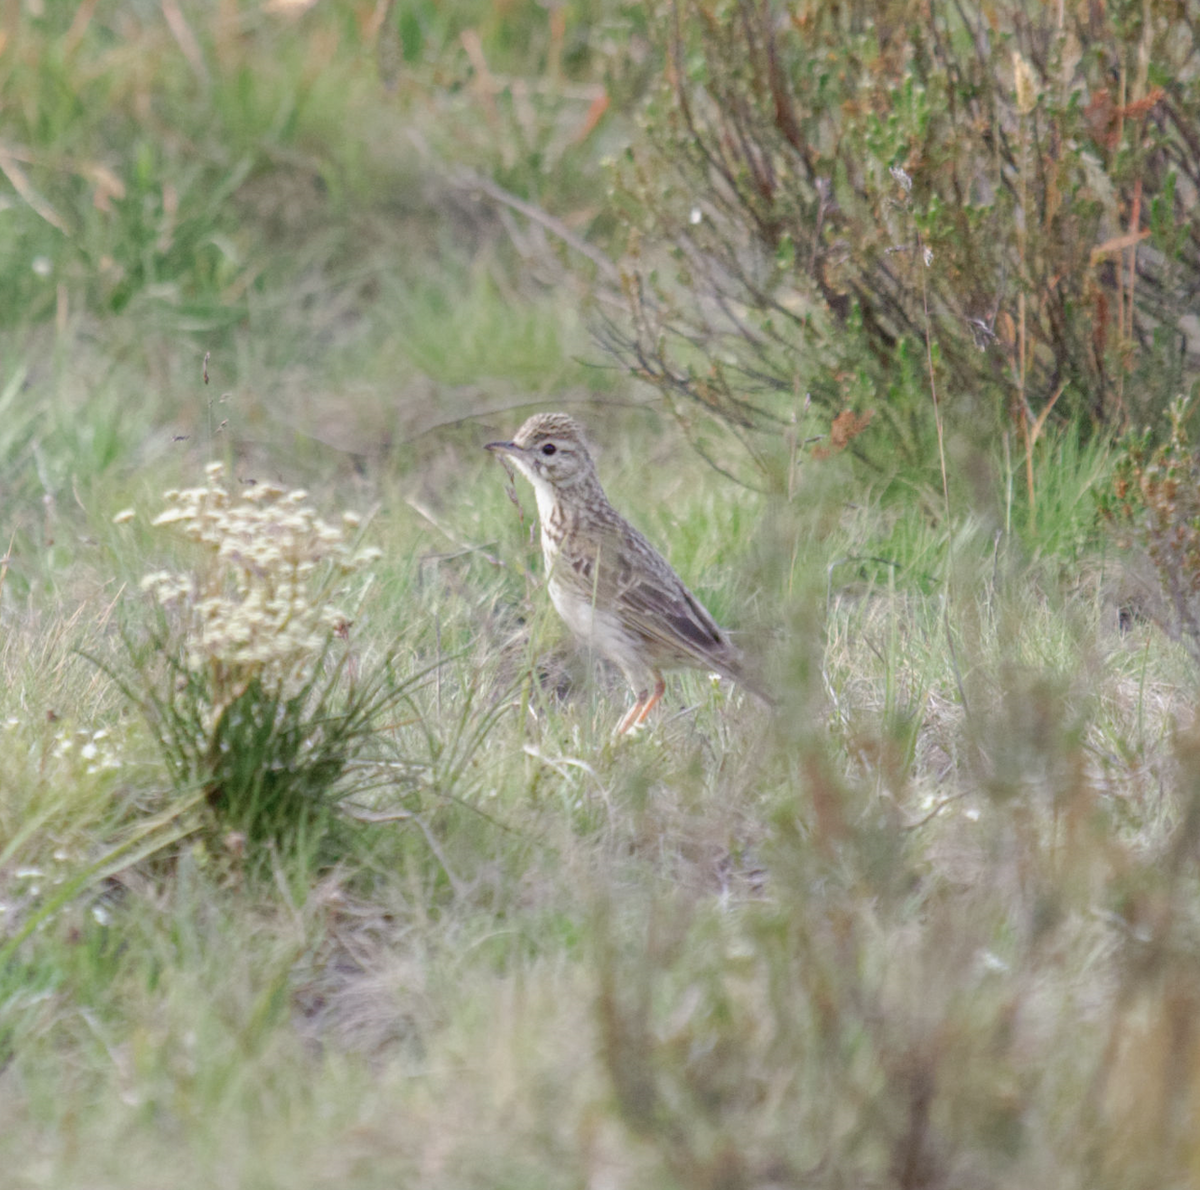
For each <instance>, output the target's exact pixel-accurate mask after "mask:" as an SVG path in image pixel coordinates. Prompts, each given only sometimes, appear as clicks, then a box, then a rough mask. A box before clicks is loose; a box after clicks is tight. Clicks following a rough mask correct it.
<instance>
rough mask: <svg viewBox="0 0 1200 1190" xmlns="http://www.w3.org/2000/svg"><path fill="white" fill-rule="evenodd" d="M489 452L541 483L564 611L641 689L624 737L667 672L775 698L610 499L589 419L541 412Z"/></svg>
mask: <svg viewBox="0 0 1200 1190" xmlns="http://www.w3.org/2000/svg"><path fill="white" fill-rule="evenodd" d="M485 449H486V450H488V451H490V452H491V453H492V454H493V455H499V456H501V457H502V458H503V459H506V460H511V462H512V463H513V465H514V466H515V467H516V468H517V470H518V471H520V472H521V474H522V475H524V476H525V478H526V479H528V480H529V482H530V483H531V484H532V485H533V491H534V495H535V496H536V498H537V508H538V520H539V522H540V524H541V539H542V555H543V557H544V559H545V564H546V575H547V583H546V585H547V587H548V588H549V591H550V601H551V603H553V605H554V608H555V610H556V611H557V612H558V614H559V616H560V617H561V618H562V619H563V621H564V622H565V623H566V625H567V627H568V628H569V629H570V630H571V632H572V633H573V634H574V635H575V636H576V637H577V638H578V639H579V640H580V641H581V642H582V643H583V644H584V645H586V646H587V647H589V648H590V649H591V650H592V651H594V652H595V653H597V654H599V655H600V656H601V657H604V658H606V659H607V660H609V661H611V662H613V663H614V664H615V665H616V666H617V668H618V669H619V670H620V671H621V672H622V674H624V676H625V680H626V681H627V682H628V683H629V685H630V687H631V688H632V690H633V694H634V703H633V706H631V707H630V708H629V710H628V711H627V712H626V713H625V715H624V716H623V717H622V719H621V721H620V723H618V725H617V728H616V734H617V735H623V734H624V733H625V732H628V731H630V730H632V729H633V728H636V727H640V726H641V725H642V724H643V723H645V721H646V717H647V716H648V715H649V714H650V712H651V711H652V710H653V709H654V707H655V706H656V705H657V703H658V702H659V700H660V699H661V698H662V696H663V693H664V691H665V690H666V682H665V681H664V679H663V671H664V670H671V669H680V668H686V667H691V668H697V669H707V670H715V671H716V672H717V673H720V674H722V675H724V676H725V677H727V678H730V679H732V680H733V681H735V682H738V683H740V684H741V685H743V686H745V687H746V688H747V689H749V690H750V691H751V692H752V693H753V694H755V695H756V696H757V697H759V698H761V699H763V700H764V701H765V702H771V701H772V699H771V696H770V694H769V693H768V692H767V690H766V688H765V686H764V685H763V683H762V682H761V681H760V680H759V678H758V677H757V675H756V674H755V673H754V672H752V670H751V669H750V667H749V666H748V664H747V662H746V660H745V658H744V657H743V655H742V652H741V650H740V649H739V648H738V647H737V646H736V645H735V644H734V643H733V642H732V641H731V640H730V639H729V636H728V634H727V633H726V632H725V631H724V629H722V628H721V627H720V626H719V625H718V624H717V622H716V621H715V620H714V619H713V617H712V616H711V615H710V614H709V612H708V609H707V608H705V606H704V605H703V604H702V603H701V602H700V600H698V599H697V598H696V597H695V595H693V594H692V593H691V591H689V590H688V589H687V587H685V586H684V584H683V581H682V580H681V579H680V577H679V576H678V575H677V574H676V573H675V571H674V570H673V569H672V568H671V564H670V563H669V562H668V561H667V560H666V558H664V557H663V556H662V554H660V553H659V552H658V550H656V549H655V548H654V546H652V545H651V544H650V542H649V541H647V540H646V538H645V537H644V536H643V535H642V534H641V533H639V532H638V531H637V529H635V528H634V527H633V526H632V525H631V524H630V523H629V522H628V521H627V520H625V518H624V517H623V516H621V514H620V513H619V512H617V510H616V509H615V508H613V506H612V504H611V503H609V500H608V497H607V496H606V495H605V494H604V489H603V487H601V485H600V478H599V475H598V474H597V472H596V464H595V462H594V461H593V460H592V456H591V453H590V452H589V450H588V446H587V438H586V435H585V433H584V430H583V427H582V426H581V425H580V424H579V422H577V421H576V420H575V419H574V418H573V417H571V416H570V415H568V414H566V413H538V414H534V416H533V417H531V418H529V420H528V421H526V422H525V423H524V425H522V426H521V428H520V429H519V430H518V431H517V433H516V435H515V436H514V437H513V439H512V441H511V442H489V443H487V445H486V447H485Z"/></svg>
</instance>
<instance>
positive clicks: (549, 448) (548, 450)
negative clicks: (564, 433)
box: [542, 442, 558, 455]
mask: <svg viewBox="0 0 1200 1190" xmlns="http://www.w3.org/2000/svg"><path fill="white" fill-rule="evenodd" d="M557 449H558V447H557V446H555V445H554V443H553V442H547V443H546V445H545V446H543V447H542V454H544V455H552V454H553V453H554V452H555V451H556V450H557Z"/></svg>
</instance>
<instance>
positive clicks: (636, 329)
mask: <svg viewBox="0 0 1200 1190" xmlns="http://www.w3.org/2000/svg"><path fill="white" fill-rule="evenodd" d="M651 29H652V37H653V38H654V40H655V42H656V44H657V45H659V46H660V47H661V48H662V51H663V53H664V54H665V56H666V58H667V61H668V67H667V70H666V72H665V77H664V80H663V83H662V86H661V87H660V88H659V89H658V91H657V93H656V94H655V96H654V98H653V100H652V102H651V103H650V105H649V106H648V108H647V111H646V116H645V135H644V136H643V137H641V138H640V139H639V140H637V141H635V143H634V145H633V146H632V147H631V149H630V150H629V152H628V154H627V155H626V157H625V158H624V159H623V160H622V161H621V162H620V163H619V165H618V179H619V184H618V193H617V201H618V202H619V203H620V205H621V207H622V209H623V211H624V213H625V217H626V218H627V220H628V222H629V224H630V227H631V232H630V235H629V239H628V245H627V247H628V251H627V258H626V267H625V271H624V274H623V287H624V292H625V297H626V300H627V305H628V309H629V312H630V315H631V325H629V326H626V325H624V324H622V323H620V322H619V321H617V320H613V321H612V322H611V323H610V324H609V328H608V338H609V343H610V346H611V347H612V348H613V350H614V351H616V353H617V354H618V355H619V357H620V358H622V359H623V360H624V361H626V362H627V363H628V364H629V365H630V367H631V369H632V370H633V372H634V374H636V375H638V376H639V377H641V378H642V379H644V380H647V381H649V382H650V383H652V384H654V385H656V386H657V387H658V388H659V389H660V390H661V391H662V392H663V393H664V394H666V395H668V396H669V397H670V398H671V399H672V400H673V401H674V403H675V408H676V409H677V411H678V414H679V416H680V418H681V419H682V420H683V421H684V423H685V424H686V425H689V426H693V427H695V431H694V432H699V430H700V428H702V427H703V425H704V423H705V422H706V421H709V420H711V419H714V418H715V419H717V420H718V421H719V422H721V423H723V424H724V426H725V427H726V434H725V443H724V452H723V454H724V456H725V457H726V458H732V459H734V460H736V461H737V463H739V464H740V465H741V466H742V467H744V468H746V473H747V474H749V475H754V473H755V472H757V473H758V477H759V479H758V481H759V482H761V481H762V479H763V478H764V477H765V478H766V480H767V481H768V482H769V483H771V484H773V485H776V486H786V485H780V479H779V471H780V466H781V458H782V455H781V451H780V449H779V442H780V439H781V438H785V437H786V435H787V434H788V432H789V428H790V427H791V426H792V425H793V424H794V423H795V421H796V420H797V419H798V418H800V417H801V416H802V414H803V409H804V403H805V401H806V400H811V401H812V403H813V404H814V405H815V406H816V407H817V409H818V410H819V411H820V413H821V415H822V416H823V417H824V418H825V419H826V421H828V420H829V419H831V418H832V417H833V416H835V415H836V414H837V413H838V412H839V411H841V410H844V409H846V408H851V409H854V410H855V411H857V412H858V413H860V414H861V413H870V414H873V415H874V423H873V426H872V429H871V430H870V431H869V432H868V433H867V434H865V435H864V436H863V437H862V439H861V441H860V442H859V443H857V444H856V448H857V449H858V450H859V451H860V452H866V453H869V454H870V455H871V456H872V457H873V458H875V459H876V460H881V459H883V458H886V457H895V455H896V454H897V452H899V453H900V454H901V455H902V456H905V457H907V458H909V459H910V460H913V461H916V462H918V463H919V464H921V465H928V461H929V459H930V458H931V455H932V452H931V451H930V450H929V448H928V441H929V436H930V429H929V424H930V421H931V413H932V411H933V407H934V405H935V404H937V405H938V406H939V408H940V412H941V414H942V416H943V417H944V419H945V421H946V424H947V425H948V426H950V427H952V428H954V429H956V430H959V431H962V432H966V433H970V434H971V435H972V436H973V438H974V440H975V441H983V440H984V439H985V437H987V436H989V435H995V434H996V433H997V431H998V430H1000V429H1001V428H1003V427H1005V426H1007V427H1008V428H1009V429H1011V430H1012V431H1013V432H1014V433H1015V434H1016V436H1017V438H1018V442H1019V445H1020V447H1021V449H1022V450H1023V451H1025V450H1027V449H1029V448H1030V447H1031V444H1032V443H1033V442H1036V437H1037V433H1036V430H1037V429H1040V426H1041V424H1042V421H1041V419H1042V417H1043V414H1045V413H1048V412H1049V411H1050V410H1051V409H1052V408H1053V409H1055V415H1056V416H1058V417H1063V416H1065V417H1066V418H1068V419H1072V420H1073V419H1079V420H1080V422H1081V424H1082V425H1083V426H1084V428H1085V429H1087V430H1089V431H1090V430H1091V429H1104V428H1107V427H1118V428H1119V427H1120V426H1121V424H1122V422H1123V421H1124V419H1126V418H1127V417H1129V416H1131V415H1136V416H1144V415H1146V414H1148V413H1152V412H1153V411H1154V410H1156V409H1158V408H1161V407H1162V405H1163V404H1165V402H1166V399H1167V398H1168V396H1169V394H1170V392H1171V391H1172V388H1173V387H1177V386H1178V383H1179V372H1180V368H1181V366H1182V367H1183V368H1185V369H1186V370H1187V372H1188V373H1189V374H1194V372H1195V359H1196V345H1195V332H1194V328H1190V327H1189V326H1187V325H1185V323H1183V322H1181V321H1180V316H1179V315H1180V311H1181V310H1184V309H1187V308H1188V306H1189V297H1188V295H1189V294H1190V293H1191V292H1192V291H1193V289H1194V287H1195V285H1196V282H1197V271H1196V268H1197V266H1196V261H1197V260H1198V259H1200V254H1198V253H1197V245H1198V244H1200V201H1198V197H1197V191H1196V188H1195V184H1194V181H1189V180H1188V179H1189V178H1191V179H1194V178H1195V176H1196V170H1197V155H1196V147H1197V145H1200V136H1198V135H1197V127H1196V123H1195V113H1196V112H1197V111H1198V110H1200V93H1198V92H1197V81H1196V79H1195V77H1194V73H1193V72H1190V71H1189V70H1187V69H1186V68H1185V67H1184V65H1183V61H1184V58H1185V57H1186V55H1187V54H1189V53H1190V52H1191V49H1190V47H1191V46H1192V45H1193V44H1194V42H1195V40H1196V38H1197V35H1198V33H1200V27H1198V26H1197V23H1196V17H1195V13H1194V12H1192V11H1191V10H1190V9H1189V10H1184V9H1180V8H1178V7H1177V6H1175V5H1171V4H1152V5H1149V6H1145V7H1139V6H1133V5H1112V6H1108V7H1106V8H1105V9H1104V10H1103V11H1102V12H1099V11H1094V10H1092V9H1087V10H1084V9H1077V8H1072V7H1071V6H1066V7H1061V6H1060V7H1059V8H1058V9H1055V7H1054V6H1053V5H1051V6H1044V7H1041V8H1039V9H1038V10H1037V12H1036V13H1034V14H1032V15H1031V14H1030V13H1029V12H1028V11H1027V9H1026V7H1025V6H1023V5H1021V4H1015V3H1001V4H998V5H992V6H989V7H988V8H987V10H986V11H984V10H979V9H977V8H972V7H970V6H968V7H966V8H964V7H963V6H961V5H954V4H951V3H935V4H933V5H932V6H930V7H926V8H920V9H918V8H914V7H913V6H912V5H910V4H906V3H903V2H897V3H894V4H886V5H884V6H883V7H880V6H879V5H877V4H873V3H872V4H867V3H851V4H849V5H846V4H838V5H834V4H825V3H820V2H814V3H809V4H803V5H801V6H800V7H798V8H796V7H794V6H793V7H791V8H788V7H786V6H780V5H777V4H774V3H766V4H761V5H749V4H735V3H721V4H716V5H708V4H701V3H683V4H679V5H662V6H659V8H658V9H657V10H656V15H655V17H654V19H653V21H652V24H651ZM914 421H916V422H919V423H924V425H925V427H926V428H925V429H924V430H923V431H918V432H917V433H916V434H915V435H914V433H913V423H914Z"/></svg>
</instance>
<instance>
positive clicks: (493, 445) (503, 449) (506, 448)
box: [483, 442, 521, 455]
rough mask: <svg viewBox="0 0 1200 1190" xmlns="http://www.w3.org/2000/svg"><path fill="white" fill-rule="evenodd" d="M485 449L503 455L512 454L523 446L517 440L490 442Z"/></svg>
mask: <svg viewBox="0 0 1200 1190" xmlns="http://www.w3.org/2000/svg"><path fill="white" fill-rule="evenodd" d="M483 449H484V450H490V451H492V452H493V453H499V454H502V455H512V454H516V453H517V451H519V450H520V449H521V448H520V447H519V446H518V445H517V444H516V443H515V442H489V443H488V444H487V445H486V446H485V447H484V448H483Z"/></svg>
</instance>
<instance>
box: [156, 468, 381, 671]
mask: <svg viewBox="0 0 1200 1190" xmlns="http://www.w3.org/2000/svg"><path fill="white" fill-rule="evenodd" d="M206 472H207V477H208V482H207V483H206V484H205V486H204V487H201V488H188V489H186V490H184V491H170V492H167V493H165V497H164V498H165V499H166V501H167V504H168V507H167V509H166V511H165V512H163V513H161V514H160V515H159V516H158V517H156V518H155V519H154V520H153V521H152V522H151V523H152V524H153V525H156V526H157V525H174V526H176V527H177V528H178V529H179V530H180V531H181V532H182V533H183V534H184V536H186V537H188V538H190V539H191V540H192V541H195V542H197V543H198V544H200V545H201V546H203V547H204V548H205V552H206V555H207V562H206V564H205V565H203V566H202V567H200V568H198V569H197V571H196V572H195V573H191V574H176V573H173V572H170V571H156V572H155V573H153V574H148V575H146V577H145V578H143V579H142V583H141V585H142V589H143V590H145V591H149V592H150V593H151V594H152V595H153V596H154V598H155V599H156V600H157V601H158V602H159V603H160V604H162V605H163V606H164V607H178V608H179V609H180V610H181V611H182V612H183V614H184V616H185V618H186V621H187V622H186V632H187V636H188V651H187V659H188V666H189V668H191V669H192V670H195V671H199V670H202V669H207V670H209V671H210V673H211V675H212V677H213V679H214V681H215V682H216V685H217V687H218V689H219V688H220V687H223V686H224V687H233V688H239V687H241V688H244V686H245V683H246V682H248V681H250V680H251V679H253V678H256V677H257V678H260V679H261V680H262V681H264V682H266V683H268V684H269V685H271V686H272V687H273V688H276V689H278V688H281V687H282V685H283V684H284V683H286V682H287V681H289V680H290V679H293V678H296V677H299V676H302V675H304V674H305V673H306V672H307V670H308V667H309V665H310V664H311V663H312V662H313V661H315V659H316V658H317V657H319V656H320V654H321V652H322V650H323V649H324V647H325V643H326V641H327V640H328V638H329V634H330V633H331V632H333V633H341V634H344V633H345V632H346V631H347V630H348V628H349V622H348V620H347V618H346V616H345V615H344V614H343V613H342V612H341V611H339V610H338V609H337V608H335V607H332V606H330V605H329V604H328V603H327V602H326V596H327V588H328V585H329V580H330V579H331V578H332V577H333V576H336V575H338V574H343V575H344V574H349V573H351V572H353V571H355V570H358V569H359V568H360V567H362V566H365V565H367V564H369V563H370V562H373V561H374V560H375V559H376V558H378V557H379V556H380V551H379V550H375V549H368V550H359V551H357V552H356V551H354V550H353V549H352V548H351V546H350V545H348V544H347V542H346V538H345V534H344V532H343V530H342V529H341V528H338V527H336V526H333V525H330V524H328V523H327V522H326V521H323V520H322V519H321V518H320V517H319V516H317V514H316V512H315V511H314V510H313V509H312V508H311V507H310V506H309V505H308V504H307V503H306V501H307V499H308V493H307V492H304V491H292V492H289V491H286V490H285V489H283V488H281V487H279V486H277V485H275V484H256V485H254V486H252V487H247V488H246V489H245V492H244V493H243V494H242V496H241V497H239V498H235V497H233V496H231V495H230V493H229V491H228V490H227V489H226V487H225V469H224V466H223V465H222V464H221V463H210V464H209V465H208V467H207V468H206ZM343 520H344V523H345V525H346V526H347V527H348V528H354V527H356V526H357V525H358V524H359V518H358V516H357V515H356V514H354V513H346V514H345V516H344V518H343Z"/></svg>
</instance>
